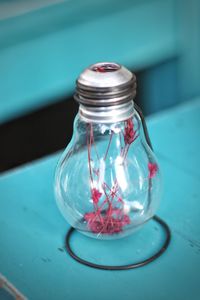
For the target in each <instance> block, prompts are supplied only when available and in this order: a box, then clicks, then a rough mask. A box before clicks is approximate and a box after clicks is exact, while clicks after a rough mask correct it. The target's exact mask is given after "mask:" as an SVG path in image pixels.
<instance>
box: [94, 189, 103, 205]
mask: <svg viewBox="0 0 200 300" xmlns="http://www.w3.org/2000/svg"><path fill="white" fill-rule="evenodd" d="M101 195H102V193H100V192H99V191H98V190H97V189H95V188H93V189H92V200H93V202H94V203H95V204H97V203H98V202H99V199H100V198H101Z"/></svg>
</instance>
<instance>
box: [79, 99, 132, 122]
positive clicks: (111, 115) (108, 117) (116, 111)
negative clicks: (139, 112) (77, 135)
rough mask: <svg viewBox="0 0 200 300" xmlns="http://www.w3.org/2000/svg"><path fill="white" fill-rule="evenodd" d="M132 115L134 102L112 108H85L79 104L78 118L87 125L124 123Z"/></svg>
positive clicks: (85, 106)
mask: <svg viewBox="0 0 200 300" xmlns="http://www.w3.org/2000/svg"><path fill="white" fill-rule="evenodd" d="M133 115H134V102H133V100H130V101H128V102H126V103H123V104H119V105H112V106H101V107H99V106H87V105H84V104H80V106H79V116H80V118H81V119H82V120H83V121H85V122H87V123H115V122H121V121H125V120H127V119H129V118H131V117H132V116H133Z"/></svg>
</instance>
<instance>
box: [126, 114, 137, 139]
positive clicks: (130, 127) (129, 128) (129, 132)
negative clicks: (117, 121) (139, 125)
mask: <svg viewBox="0 0 200 300" xmlns="http://www.w3.org/2000/svg"><path fill="white" fill-rule="evenodd" d="M124 131H125V133H124V142H125V144H129V145H130V144H131V143H132V142H133V141H134V140H135V135H136V131H135V130H134V124H133V121H132V119H129V120H127V121H126V126H125V129H124Z"/></svg>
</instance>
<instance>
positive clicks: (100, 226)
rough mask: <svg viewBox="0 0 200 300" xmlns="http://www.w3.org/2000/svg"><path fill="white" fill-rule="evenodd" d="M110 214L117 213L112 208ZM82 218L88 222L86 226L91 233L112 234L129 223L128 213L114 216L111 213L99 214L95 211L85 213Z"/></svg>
mask: <svg viewBox="0 0 200 300" xmlns="http://www.w3.org/2000/svg"><path fill="white" fill-rule="evenodd" d="M112 214H116V215H118V212H116V211H115V210H113V212H112ZM84 219H85V220H86V221H87V222H88V227H89V228H90V230H91V231H92V232H93V233H101V234H113V233H119V232H121V231H122V227H123V226H125V225H128V224H130V223H131V221H130V218H129V216H128V215H123V216H120V217H118V218H114V217H112V216H111V215H109V216H108V215H105V216H102V215H99V213H97V212H91V213H86V214H85V216H84Z"/></svg>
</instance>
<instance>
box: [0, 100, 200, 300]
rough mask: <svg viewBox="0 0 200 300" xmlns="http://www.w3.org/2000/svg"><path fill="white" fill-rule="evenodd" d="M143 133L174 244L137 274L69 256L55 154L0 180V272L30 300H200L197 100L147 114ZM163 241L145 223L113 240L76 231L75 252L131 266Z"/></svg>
mask: <svg viewBox="0 0 200 300" xmlns="http://www.w3.org/2000/svg"><path fill="white" fill-rule="evenodd" d="M148 128H149V131H150V136H151V139H152V143H153V145H154V148H155V151H156V153H157V155H158V158H159V161H160V165H161V167H162V173H163V182H164V188H163V190H164V192H163V199H162V202H161V205H160V208H159V211H158V215H159V216H160V217H162V218H164V219H165V220H166V221H167V223H168V224H169V226H170V227H171V231H172V241H171V244H170V247H169V248H168V250H167V251H166V252H165V253H164V254H163V255H162V256H161V257H160V258H159V259H157V260H156V261H154V262H153V263H151V264H149V265H147V266H145V267H142V268H139V269H135V270H129V271H102V270H96V269H92V268H89V267H86V266H83V265H81V264H78V263H77V262H76V261H74V260H73V259H72V258H71V257H69V255H67V253H66V252H65V250H64V238H65V234H66V231H67V230H68V228H69V225H68V224H67V223H66V221H65V220H64V219H63V218H62V216H61V214H60V213H59V211H58V209H57V207H56V204H55V200H54V194H53V178H54V170H55V165H56V162H57V160H58V157H59V156H60V153H58V154H55V155H52V156H50V157H46V158H43V159H41V160H39V161H36V162H33V163H30V164H28V165H26V166H23V167H21V168H18V169H16V170H13V171H10V172H8V173H6V174H3V175H2V176H1V177H0V273H2V274H3V275H4V276H6V277H7V278H8V279H9V280H10V281H11V282H12V283H13V284H14V285H15V286H16V287H17V288H18V289H19V290H20V291H21V292H22V293H23V294H25V295H26V296H27V298H28V299H36V300H40V299H41V300H46V299H48V300H49V299H50V300H51V299H58V300H62V299H63V300H64V299H65V300H66V299H75V300H76V299H88V300H91V299H95V300H98V299H101V300H102V299H106V300H107V299H116V300H118V299H137V300H143V299H152V300H156V299H157V300H162V299H163V300H165V299H166V300H169V299H176V300H178V299H181V300H184V299H187V300H188V299H191V300H195V299H196V300H197V299H198V300H199V299H200V284H199V277H200V181H199V178H200V136H199V131H200V99H194V100H191V101H190V102H189V103H186V104H184V105H181V106H178V107H175V108H173V109H170V110H167V111H164V112H162V113H159V114H157V115H153V116H151V117H150V118H149V119H148ZM13 151H14V149H13ZM77 184H78V182H77ZM162 238H163V237H162V232H161V231H160V229H159V228H158V226H157V225H156V224H155V223H153V221H150V222H149V223H147V224H146V225H145V226H144V228H143V229H141V230H140V231H138V232H137V233H135V234H134V235H132V236H131V237H128V238H124V239H122V240H117V241H107V242H106V241H105V242H104V241H96V240H93V239H90V238H87V237H84V236H82V235H81V234H79V233H75V235H74V236H73V238H72V247H73V248H74V249H76V251H77V253H79V254H80V255H82V257H84V258H89V259H91V260H92V261H95V262H97V263H98V262H100V263H108V262H109V261H110V262H111V263H113V264H114V263H120V262H121V263H130V262H132V261H134V260H135V261H137V260H138V259H139V258H144V257H146V256H147V255H148V254H149V253H150V252H153V251H155V249H156V247H157V246H158V244H159V243H160V242H161V241H162Z"/></svg>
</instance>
